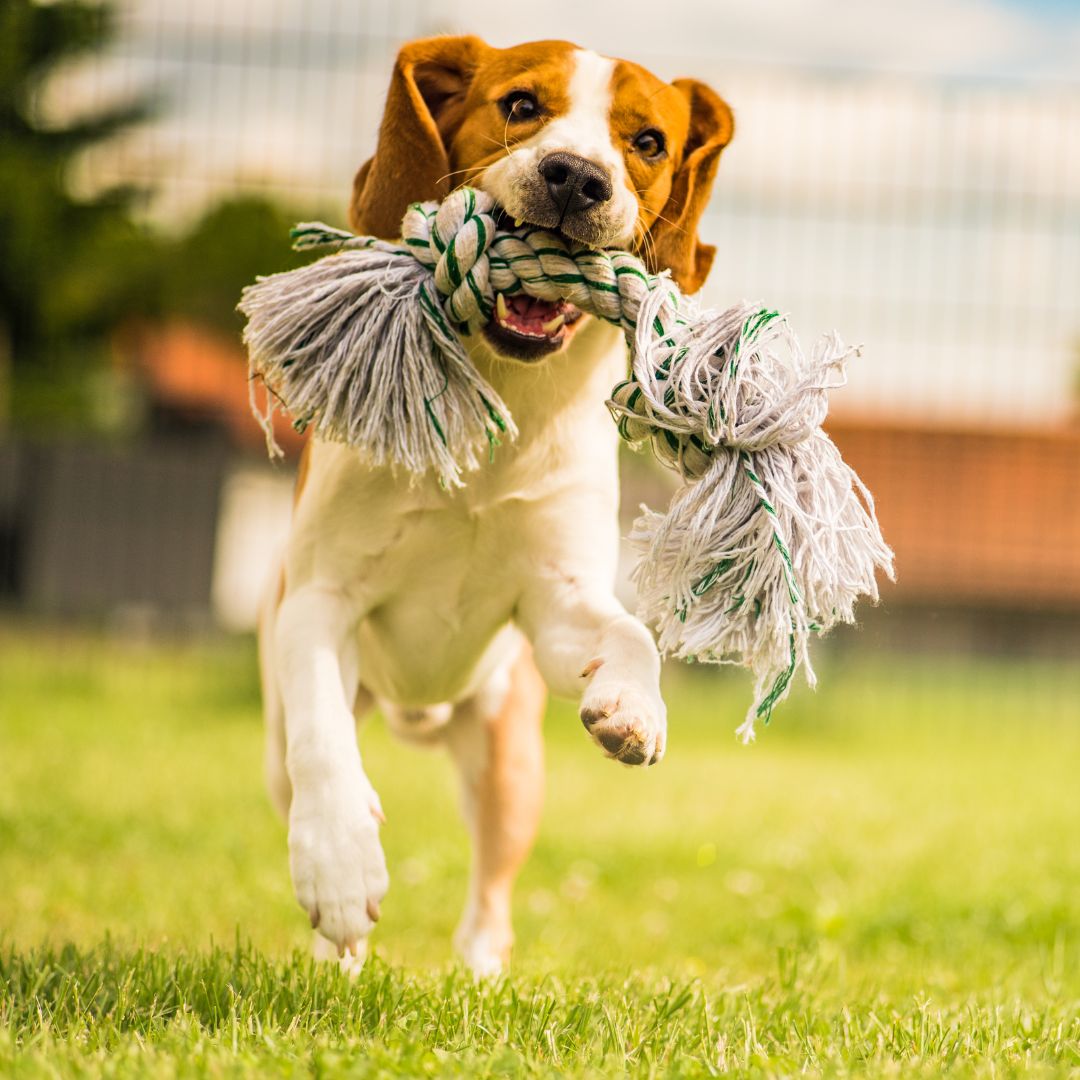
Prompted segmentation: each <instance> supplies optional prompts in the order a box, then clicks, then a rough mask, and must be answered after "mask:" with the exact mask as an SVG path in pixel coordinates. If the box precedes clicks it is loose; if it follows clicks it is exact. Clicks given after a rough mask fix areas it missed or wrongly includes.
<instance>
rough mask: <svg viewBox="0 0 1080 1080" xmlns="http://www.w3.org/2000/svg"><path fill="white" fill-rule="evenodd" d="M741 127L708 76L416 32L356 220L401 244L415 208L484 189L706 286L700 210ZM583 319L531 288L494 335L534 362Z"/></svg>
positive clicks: (353, 214)
mask: <svg viewBox="0 0 1080 1080" xmlns="http://www.w3.org/2000/svg"><path fill="white" fill-rule="evenodd" d="M733 130H734V124H733V120H732V116H731V110H730V109H729V108H728V106H727V105H726V104H725V103H724V102H723V101H722V100H721V99H720V98H719V97H718V96H717V95H716V94H715V93H714V92H713V91H712V90H710V89H709V88H708V87H707V86H705V85H704V84H702V83H700V82H697V81H695V80H693V79H678V80H676V81H675V82H674V83H665V82H663V81H662V80H661V79H658V78H657V77H656V76H654V75H652V74H650V73H649V72H648V71H646V70H645V69H644V68H641V67H639V66H638V65H636V64H632V63H629V62H628V61H625V60H613V59H609V58H607V57H603V56H599V55H597V54H596V53H594V52H589V51H588V50H585V49H579V48H577V47H576V46H574V45H571V44H569V43H568V42H564V41H541V42H535V43H532V44H528V45H518V46H516V47H514V48H511V49H496V48H492V47H491V46H489V45H487V44H485V43H484V42H483V41H481V40H480V39H479V38H475V37H439V38H429V39H426V40H422V41H414V42H411V43H409V44H408V45H406V46H404V48H402V50H401V52H400V53H399V54H398V58H397V63H396V65H395V67H394V74H393V78H392V80H391V83H390V91H389V94H388V95H387V101H386V112H385V114H384V116H383V121H382V126H381V128H380V131H379V141H378V146H377V148H376V151H375V156H374V157H373V158H371V160H370V161H368V162H366V163H365V164H364V165H363V166H362V167H361V169H360V171H359V172H358V173H357V175H356V181H355V183H354V185H353V197H352V205H351V211H350V219H351V222H352V225H353V228H354V229H356V230H357V231H358V232H362V233H368V234H373V235H376V236H384V237H395V236H397V235H398V231H399V228H400V225H401V219H402V216H403V215H404V213H405V210H406V209H407V207H408V205H409V203H411V202H416V201H420V200H425V199H442V198H445V197H446V195H448V194H449V193H450V192H451V191H452V190H453V189H454V188H456V187H460V186H461V185H462V184H470V185H472V186H474V187H478V188H482V189H484V190H486V191H487V192H489V193H490V194H491V195H493V196H494V197H495V198H496V199H497V200H498V202H499V203H500V205H501V206H502V207H503V209H504V212H505V213H506V215H507V216H508V217H510V218H513V219H516V220H522V221H527V222H530V223H532V224H534V225H539V226H542V227H543V228H546V229H551V230H554V231H557V232H560V233H562V234H563V236H564V237H565V238H566V239H567V240H569V241H578V242H581V243H584V244H587V245H589V246H590V247H596V248H600V247H622V248H627V249H630V250H634V251H637V252H638V254H640V255H641V256H642V258H644V260H645V261H646V263H647V264H648V265H649V267H650V268H651V269H652V270H653V271H660V270H670V271H671V274H672V276H673V277H674V278H675V280H676V281H677V282H678V283H679V286H680V287H681V288H682V289H683V291H684V292H696V291H697V290H698V288H699V287H700V286H701V284H702V282H703V281H704V280H705V276H706V275H707V274H708V272H709V267H710V266H711V264H712V260H713V255H714V249H713V248H712V247H710V246H708V245H705V244H702V243H701V242H700V240H699V239H698V235H697V225H698V219H699V218H700V216H701V213H702V210H703V209H704V207H705V203H706V202H707V200H708V196H709V191H710V188H711V187H712V181H713V176H714V175H715V172H716V166H717V161H718V159H719V156H720V151H721V150H722V149H723V148H724V147H725V146H726V145H727V143H728V142H729V141H730V139H731V136H732V133H733ZM580 314H581V313H580V312H578V311H577V310H576V309H574V308H573V306H572V305H570V304H566V303H556V304H550V303H547V302H545V301H540V300H532V299H529V298H527V297H524V296H518V297H516V298H512V299H511V300H510V302H509V304H507V305H500V311H499V314H498V315H497V316H496V318H495V319H493V320H492V322H491V325H490V326H489V327H488V328H487V330H486V331H485V333H486V334H487V336H488V338H489V340H490V341H491V343H492V344H493V345H494V346H495V348H496V350H497V351H498V352H499V353H501V354H502V355H504V356H510V357H514V358H517V359H523V360H524V359H535V358H537V357H540V356H543V355H546V354H547V353H550V352H554V351H555V350H557V349H559V348H562V347H563V346H564V345H565V344H566V342H567V341H568V340H569V338H570V337H571V336H572V334H573V333H574V329H575V327H576V325H577V323H578V321H579V317H580Z"/></svg>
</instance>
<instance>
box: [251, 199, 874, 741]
mask: <svg viewBox="0 0 1080 1080" xmlns="http://www.w3.org/2000/svg"><path fill="white" fill-rule="evenodd" d="M495 212H496V206H495V203H494V201H493V200H492V199H491V197H490V196H489V195H487V194H486V193H484V192H480V191H475V190H473V189H471V188H461V189H459V190H458V191H456V192H454V193H453V194H452V195H451V196H449V197H448V198H447V199H446V200H445V201H444V202H442V203H441V204H436V203H422V204H415V205H413V206H411V207H410V208H409V210H408V212H407V214H406V215H405V218H404V220H403V222H402V240H401V241H400V242H387V241H383V240H377V239H375V238H372V237H355V236H353V235H352V234H350V233H346V232H342V231H340V230H336V229H332V228H330V227H329V226H325V225H322V224H319V223H312V224H307V225H301V226H298V227H297V229H295V230H294V234H293V235H294V242H295V246H296V247H297V248H298V249H301V250H305V249H308V248H315V247H319V246H323V245H327V244H330V245H334V246H335V247H336V248H337V249H338V250H337V252H336V253H335V254H333V255H330V256H328V257H326V258H323V259H320V260H318V261H317V262H314V263H312V264H310V265H309V266H305V267H301V268H300V269H298V270H291V271H288V272H287V273H284V274H277V275H274V276H272V277H268V278H263V279H260V280H259V281H258V282H257V283H256V284H255V285H251V286H249V287H248V288H247V289H245V290H244V294H243V298H242V300H241V303H240V310H241V311H242V312H243V313H244V314H245V315H246V316H247V317H248V324H247V327H246V330H245V333H244V340H245V342H246V343H247V346H248V350H249V357H250V372H251V378H252V386H253V388H254V382H255V381H256V380H257V379H262V380H263V381H264V382H265V383H266V385H267V387H268V389H269V391H270V393H269V394H268V398H267V405H266V407H265V408H264V409H262V410H259V409H257V408H256V409H255V411H256V415H257V417H258V418H259V420H260V422H261V423H262V424H263V428H264V430H265V431H266V433H267V439H268V446H269V447H270V448H271V452H272V453H273V452H275V451H276V452H280V451H277V448H276V444H275V443H274V441H273V429H272V426H271V425H272V417H273V412H274V409H275V407H276V405H277V402H278V400H279V399H280V401H281V402H282V403H284V405H285V407H286V408H287V409H288V410H289V412H290V413H291V414H292V415H293V417H295V418H296V420H295V423H296V426H297V427H299V428H301V429H303V428H305V427H308V426H310V427H311V428H312V430H313V431H314V432H315V433H316V434H318V435H319V436H320V437H322V438H326V439H333V440H337V441H341V442H345V443H347V444H349V445H351V446H354V447H357V448H358V449H360V450H361V451H363V452H364V454H365V455H367V456H368V458H369V459H370V460H371V461H372V462H373V463H374V464H376V465H389V466H400V467H403V468H405V469H407V470H408V471H410V472H412V473H414V474H418V475H419V474H423V473H425V472H428V471H429V470H434V471H435V472H436V473H437V475H438V476H439V478H440V480H441V481H442V483H443V484H444V485H446V486H447V487H448V488H454V487H459V486H462V484H463V483H464V481H463V479H462V474H463V472H465V471H469V470H472V469H476V468H478V467H480V466H481V465H482V464H483V462H484V461H485V460H488V459H489V456H490V454H491V453H492V452H493V449H494V447H495V446H496V445H497V444H498V442H499V440H500V438H501V437H503V436H505V437H508V438H511V439H513V438H514V437H515V436H516V433H517V432H516V428H515V426H514V423H513V419H512V417H511V416H510V414H509V410H508V409H507V408H506V405H505V404H504V403H503V401H502V399H501V398H500V397H499V395H498V394H497V393H496V391H495V390H494V389H493V388H492V387H491V386H490V385H489V384H488V383H487V381H486V380H485V379H484V378H483V377H482V376H481V375H480V373H479V372H478V371H477V370H476V368H475V367H474V366H473V365H472V364H471V362H470V361H469V358H468V355H467V354H466V352H465V349H464V346H463V345H462V343H461V340H460V336H459V332H461V331H475V330H477V329H479V328H480V327H481V326H483V325H484V324H486V323H487V322H488V321H489V320H490V318H491V316H492V312H493V310H494V306H495V296H496V294H497V293H504V294H507V295H512V294H514V293H516V292H521V291H524V292H526V293H528V294H529V295H530V296H535V297H539V298H541V299H545V300H558V299H562V300H567V301H570V302H571V303H573V304H575V305H576V306H577V307H579V308H581V309H582V310H583V311H585V312H588V313H591V314H593V315H595V316H597V317H599V318H602V319H606V320H607V321H609V322H611V323H614V324H616V325H618V326H620V327H621V328H622V330H623V331H624V333H625V335H626V338H627V342H628V344H629V346H630V361H631V363H630V374H629V378H628V379H626V380H625V381H624V382H621V383H620V384H619V385H618V386H616V387H615V388H614V390H613V391H612V396H611V400H610V401H609V402H608V406H609V408H610V410H611V412H612V415H613V417H614V418H615V419H616V421H617V423H618V427H619V432H620V434H621V435H622V436H623V438H624V439H626V440H627V441H629V442H630V443H632V444H634V445H638V446H640V445H644V444H646V443H649V444H651V446H652V448H653V450H654V452H655V453H656V455H657V457H658V458H659V459H660V460H661V461H662V462H663V463H664V464H665V465H667V466H669V467H670V468H672V469H675V470H676V471H677V472H678V473H679V474H680V475H681V476H682V478H683V480H684V481H686V483H685V485H684V486H683V488H682V489H681V490H680V491H679V492H677V493H676V494H675V496H674V497H673V498H672V501H671V504H670V506H669V507H668V510H667V512H666V513H665V514H658V513H655V512H653V511H651V510H648V509H646V508H644V507H643V508H642V515H641V516H640V517H639V518H638V519H637V521H636V522H635V525H634V529H633V532H632V534H631V540H632V542H633V543H634V545H635V548H636V549H637V551H638V553H639V563H638V566H637V569H636V571H635V575H634V576H635V581H636V583H637V586H638V594H639V614H640V615H641V617H642V618H643V619H644V620H645V621H646V622H648V623H649V624H650V625H652V626H654V627H655V629H656V630H657V633H658V636H659V645H660V648H661V650H662V651H663V652H665V653H667V654H670V655H674V656H677V657H680V658H683V659H687V660H699V661H708V662H714V663H733V664H741V665H744V666H747V667H749V668H750V669H751V670H752V671H753V673H754V676H755V692H754V703H753V705H752V706H751V708H750V710H749V712H748V713H747V716H746V719H745V720H744V722H743V724H742V725H741V726H740V728H739V733H740V734H741V735H742V736H743V738H744V739H745V740H749V739H751V738H753V735H754V724H755V722H756V721H757V720H763V721H765V722H768V720H769V718H770V716H771V713H772V710H773V708H774V707H775V706H776V705H777V704H778V703H779V702H780V701H782V700H783V699H784V698H785V697H786V696H787V694H788V692H789V690H790V686H791V680H792V677H793V676H794V674H795V672H796V670H797V669H798V668H799V667H800V666H801V667H802V668H803V669H804V671H805V674H806V678H807V681H808V682H809V683H810V684H811V685H813V684H814V682H815V676H814V672H813V668H812V667H811V665H810V659H809V641H810V639H811V637H812V636H813V635H815V634H821V633H824V632H825V631H827V630H828V629H829V628H831V627H832V626H833V625H835V624H836V623H837V622H853V621H854V618H855V614H854V610H855V603H856V601H857V600H858V598H859V596H861V595H865V596H869V597H870V598H871V599H873V600H876V599H877V597H878V592H877V583H876V578H875V572H876V570H878V569H881V570H883V571H884V572H886V573H887V574H889V576H892V572H893V568H892V563H893V556H892V552H891V551H890V550H889V548H888V546H887V545H886V544H885V541H884V539H883V538H882V536H881V531H880V529H879V527H878V523H877V518H876V515H875V512H874V504H873V500H872V498H871V497H870V494H869V492H868V491H867V490H866V488H865V487H864V485H863V484H862V482H861V481H860V480H859V478H858V476H857V475H856V474H855V472H854V471H853V470H852V469H851V468H850V467H849V466H848V465H847V464H846V463H845V462H844V461H843V459H842V458H841V456H840V453H839V451H838V450H837V449H836V447H835V445H834V444H833V443H832V441H831V440H830V439H829V437H828V436H827V435H826V434H825V433H824V432H823V431H822V430H821V424H822V422H823V420H824V418H825V415H826V412H827V409H828V401H827V394H828V391H829V390H831V389H834V388H836V387H839V386H842V385H843V384H844V381H845V376H844V369H845V365H846V363H847V361H848V360H849V359H850V358H851V357H852V356H855V355H857V350H855V349H852V348H848V347H846V346H845V345H844V344H843V342H841V340H840V339H839V338H838V337H837V336H836V335H835V334H832V335H827V336H825V337H823V338H822V339H821V340H820V341H819V342H818V343H817V345H816V346H815V347H814V349H813V351H812V352H811V354H810V355H809V356H807V355H805V354H804V353H803V351H802V349H801V348H800V346H799V343H798V341H797V340H796V338H795V336H794V334H793V333H792V331H791V329H790V327H789V325H788V323H787V321H786V319H785V318H784V317H783V316H781V315H780V314H779V313H777V312H775V311H769V310H765V309H763V308H761V307H760V305H756V304H747V303H741V304H737V305H735V306H734V307H732V308H729V309H728V310H727V311H723V312H715V311H709V310H704V309H701V308H699V307H698V306H697V305H696V303H694V302H693V301H692V300H689V299H688V298H686V297H684V296H682V295H681V294H680V293H679V291H678V289H677V287H676V286H675V284H674V283H673V282H672V281H671V279H670V278H669V277H668V276H667V275H666V274H661V275H654V274H650V273H649V272H648V270H647V269H646V268H645V266H644V265H643V264H642V262H641V261H640V260H639V259H638V258H637V257H636V256H634V255H631V254H630V253H628V252H624V251H593V250H590V249H587V248H583V247H576V246H575V247H568V246H567V245H566V243H565V242H564V241H563V240H562V239H561V238H560V237H558V236H555V235H553V234H551V233H548V232H545V231H543V230H540V229H535V228H532V227H528V226H526V227H523V228H518V229H515V230H513V231H505V230H499V229H498V228H497V226H496V222H495V217H494V214H495ZM253 407H254V391H253Z"/></svg>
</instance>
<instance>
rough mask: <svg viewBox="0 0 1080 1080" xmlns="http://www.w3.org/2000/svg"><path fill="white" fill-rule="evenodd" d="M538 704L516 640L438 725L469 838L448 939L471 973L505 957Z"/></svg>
mask: <svg viewBox="0 0 1080 1080" xmlns="http://www.w3.org/2000/svg"><path fill="white" fill-rule="evenodd" d="M546 702H547V689H546V687H545V686H544V683H543V681H542V680H541V678H540V675H539V672H538V671H537V670H536V665H535V664H534V663H533V659H532V650H531V648H530V647H529V645H528V644H527V643H526V642H525V641H524V639H522V643H521V651H520V652H519V653H518V654H517V657H516V659H515V660H514V661H512V663H511V664H509V665H508V666H507V667H505V668H502V669H500V670H499V671H498V672H496V674H495V675H494V676H493V677H492V678H491V679H490V680H489V683H488V685H487V686H485V687H484V688H483V689H482V690H481V691H480V692H479V693H478V694H476V695H475V696H474V697H472V698H470V699H468V700H467V701H465V702H462V703H461V704H460V705H458V706H457V707H456V709H455V711H454V717H453V719H452V721H451V722H450V724H449V725H448V727H447V730H446V744H447V747H448V749H449V750H450V753H451V755H452V756H453V758H454V760H455V762H456V764H457V766H458V770H459V772H460V774H461V781H462V801H463V804H464V810H465V817H466V820H467V822H468V825H469V830H470V832H471V834H472V843H473V850H472V871H471V875H470V880H469V894H468V900H467V902H466V905H465V912H464V914H463V915H462V919H461V923H460V925H459V926H458V930H457V933H456V935H455V938H454V942H455V945H456V947H457V949H458V951H459V952H460V953H461V955H462V957H463V959H464V960H465V962H466V964H468V966H469V967H470V968H471V969H472V971H473V973H474V974H475V975H476V976H477V977H487V976H493V975H497V974H498V973H499V972H500V971H501V970H502V969H503V967H504V966H505V964H506V963H507V961H508V960H509V956H510V947H511V945H512V944H513V939H514V935H513V928H512V924H511V916H510V899H511V893H512V891H513V887H514V879H515V877H516V876H517V872H518V870H519V869H520V868H521V864H522V863H523V862H524V861H525V857H526V856H527V855H528V853H529V850H530V849H531V848H532V844H533V841H534V840H535V838H536V833H537V829H538V828H539V824H540V811H541V808H542V805H543V798H544V754H543V732H542V722H543V718H544V707H545V705H546Z"/></svg>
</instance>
